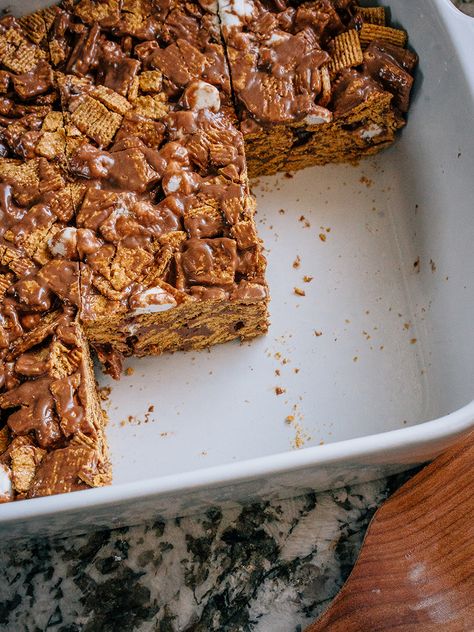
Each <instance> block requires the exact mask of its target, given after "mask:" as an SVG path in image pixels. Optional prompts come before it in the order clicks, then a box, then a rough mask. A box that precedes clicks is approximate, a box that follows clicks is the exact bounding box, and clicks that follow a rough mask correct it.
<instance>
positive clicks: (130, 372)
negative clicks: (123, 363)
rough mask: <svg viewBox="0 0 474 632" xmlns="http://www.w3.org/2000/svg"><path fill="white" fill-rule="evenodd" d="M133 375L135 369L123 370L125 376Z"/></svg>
mask: <svg viewBox="0 0 474 632" xmlns="http://www.w3.org/2000/svg"><path fill="white" fill-rule="evenodd" d="M134 373H135V369H134V368H133V367H131V366H129V367H127V368H126V369H125V375H133V374H134Z"/></svg>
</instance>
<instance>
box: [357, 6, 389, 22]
mask: <svg viewBox="0 0 474 632" xmlns="http://www.w3.org/2000/svg"><path fill="white" fill-rule="evenodd" d="M356 15H360V17H361V18H362V20H363V21H364V22H365V23H368V24H378V25H379V26H385V8H384V7H356Z"/></svg>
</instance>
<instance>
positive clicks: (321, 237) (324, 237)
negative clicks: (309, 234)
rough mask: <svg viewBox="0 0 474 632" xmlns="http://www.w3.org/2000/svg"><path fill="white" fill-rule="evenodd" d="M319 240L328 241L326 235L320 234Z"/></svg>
mask: <svg viewBox="0 0 474 632" xmlns="http://www.w3.org/2000/svg"><path fill="white" fill-rule="evenodd" d="M319 239H320V240H321V241H326V235H325V234H324V233H319Z"/></svg>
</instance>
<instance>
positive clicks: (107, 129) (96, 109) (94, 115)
mask: <svg viewBox="0 0 474 632" xmlns="http://www.w3.org/2000/svg"><path fill="white" fill-rule="evenodd" d="M71 120H72V122H73V123H74V124H75V125H76V126H77V127H78V129H79V130H80V131H81V132H83V133H84V134H87V136H89V138H92V140H94V141H95V142H96V143H97V144H98V145H99V146H101V147H106V146H107V145H109V144H110V143H111V141H112V139H113V137H114V135H115V132H116V131H117V130H118V128H119V127H120V123H121V122H122V116H121V115H120V114H117V112H109V110H108V109H107V108H106V107H105V106H104V105H102V103H100V102H99V101H97V100H96V99H93V98H92V97H90V96H86V97H85V99H84V101H83V102H82V103H81V104H80V105H79V106H78V107H77V109H76V110H74V112H73V113H72V116H71Z"/></svg>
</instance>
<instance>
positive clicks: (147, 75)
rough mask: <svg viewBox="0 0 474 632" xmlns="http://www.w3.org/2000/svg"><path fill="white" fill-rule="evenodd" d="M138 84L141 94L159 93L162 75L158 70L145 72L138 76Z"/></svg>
mask: <svg viewBox="0 0 474 632" xmlns="http://www.w3.org/2000/svg"><path fill="white" fill-rule="evenodd" d="M138 82H139V87H140V90H141V91H142V92H160V91H161V85H162V83H163V75H162V74H161V72H160V71H159V70H145V72H142V73H141V75H139V76H138Z"/></svg>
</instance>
